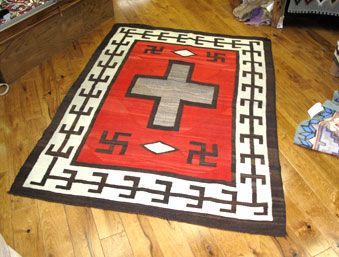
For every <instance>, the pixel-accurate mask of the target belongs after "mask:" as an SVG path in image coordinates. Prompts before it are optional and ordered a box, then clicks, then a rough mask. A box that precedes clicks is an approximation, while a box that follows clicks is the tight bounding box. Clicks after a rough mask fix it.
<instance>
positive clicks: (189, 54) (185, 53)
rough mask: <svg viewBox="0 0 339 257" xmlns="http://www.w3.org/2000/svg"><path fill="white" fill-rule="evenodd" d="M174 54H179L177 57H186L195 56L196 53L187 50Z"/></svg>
mask: <svg viewBox="0 0 339 257" xmlns="http://www.w3.org/2000/svg"><path fill="white" fill-rule="evenodd" d="M174 53H175V54H177V55H181V56H184V57H188V56H192V55H195V53H193V52H191V51H189V50H186V49H183V50H178V51H174Z"/></svg>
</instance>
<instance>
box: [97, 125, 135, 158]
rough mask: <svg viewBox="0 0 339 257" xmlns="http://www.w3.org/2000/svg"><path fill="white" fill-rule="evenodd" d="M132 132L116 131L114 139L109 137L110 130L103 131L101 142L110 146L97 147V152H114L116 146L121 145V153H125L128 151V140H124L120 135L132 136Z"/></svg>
mask: <svg viewBox="0 0 339 257" xmlns="http://www.w3.org/2000/svg"><path fill="white" fill-rule="evenodd" d="M131 135H132V134H130V133H122V132H115V133H114V136H113V138H112V139H108V138H107V136H108V131H107V130H105V131H103V132H102V135H101V138H100V144H105V145H108V146H109V147H108V148H105V149H104V148H97V149H95V151H96V152H98V153H107V154H112V153H113V151H114V148H115V146H117V145H119V146H121V149H120V152H119V154H120V155H123V154H125V153H126V151H127V147H128V141H122V140H120V139H119V138H120V137H130V136H131Z"/></svg>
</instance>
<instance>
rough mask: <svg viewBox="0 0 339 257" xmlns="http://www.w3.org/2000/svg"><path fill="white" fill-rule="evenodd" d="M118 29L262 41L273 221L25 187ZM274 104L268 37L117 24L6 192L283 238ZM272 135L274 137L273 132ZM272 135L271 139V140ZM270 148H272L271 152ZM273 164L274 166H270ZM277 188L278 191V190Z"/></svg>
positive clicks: (282, 205)
mask: <svg viewBox="0 0 339 257" xmlns="http://www.w3.org/2000/svg"><path fill="white" fill-rule="evenodd" d="M121 27H131V28H144V29H161V30H167V31H175V32H185V33H196V34H201V35H209V36H215V37H218V36H220V37H229V38H242V39H249V40H261V41H262V42H263V43H264V48H265V61H266V72H267V89H266V90H267V94H266V96H267V111H266V114H267V121H266V125H267V138H268V147H269V149H268V150H269V151H268V153H269V162H270V176H271V191H272V202H273V221H272V222H269V221H250V220H240V219H234V218H225V217H219V216H213V215H209V214H199V213H191V212H186V211H177V210H170V209H166V208H164V209H163V208H159V207H153V206H145V205H141V204H133V203H122V202H117V201H112V200H105V199H100V198H91V197H85V196H73V195H64V194H60V193H54V192H48V191H44V193H43V194H41V192H42V190H35V189H30V188H24V187H23V183H24V181H25V180H26V178H27V176H28V174H29V172H30V170H31V168H32V163H35V162H36V161H37V159H38V157H39V155H40V153H41V152H42V151H43V149H44V148H45V146H46V144H47V143H48V141H49V140H50V138H51V137H52V135H53V132H54V130H55V129H56V128H57V126H58V124H59V123H60V121H61V119H62V117H63V114H64V113H65V112H66V110H67V108H68V105H69V103H70V102H71V100H72V98H73V97H74V95H75V94H76V92H77V90H78V89H79V87H80V85H81V84H82V82H83V81H84V79H85V78H86V76H87V75H88V73H89V71H90V70H91V69H92V67H93V65H94V64H95V62H96V60H97V59H98V57H99V56H100V54H101V51H102V49H104V47H105V46H106V45H107V44H108V42H109V40H110V38H111V37H112V36H113V35H114V34H115V33H116V32H117V31H118V29H119V28H121ZM267 64H270V65H271V66H270V68H268V67H267ZM275 107H276V103H275V77H274V67H273V59H272V50H271V41H270V39H268V38H264V37H248V36H232V35H225V34H213V33H208V32H200V31H194V30H180V29H172V28H162V27H154V26H149V25H143V24H134V23H117V24H115V25H114V26H113V28H112V30H111V31H110V32H109V33H108V35H107V36H106V37H105V39H104V40H103V42H102V43H101V44H100V45H99V47H98V48H97V49H96V50H95V52H94V54H93V55H92V57H91V58H90V60H89V61H88V63H87V64H86V66H85V68H84V69H83V71H82V72H81V73H80V75H79V77H78V78H77V80H76V81H75V82H74V83H73V85H72V86H71V87H70V89H69V91H68V93H67V94H66V95H65V97H64V99H63V101H62V102H61V104H60V106H59V108H58V110H57V112H56V114H55V116H54V118H53V119H52V121H51V123H50V125H49V126H48V127H47V129H46V130H45V131H44V133H43V135H42V137H41V138H40V140H39V141H38V143H37V145H36V146H35V147H34V149H33V151H32V152H31V154H30V155H29V156H28V158H27V159H26V161H25V162H24V164H23V166H22V168H21V169H20V171H19V173H18V175H17V176H16V178H15V180H14V182H13V185H12V187H11V189H10V190H9V193H11V194H13V195H19V196H25V197H31V198H36V199H42V200H46V201H52V202H57V203H62V204H71V205H77V206H84V207H95V208H101V209H107V210H115V211H123V212H129V213H136V214H147V215H151V216H155V217H160V218H165V219H171V220H176V221H183V222H187V223H192V224H197V225H204V226H207V227H213V228H219V229H225V230H233V231H238V232H245V233H252V234H262V235H271V236H285V235H286V225H285V224H286V214H285V202H284V194H283V187H282V180H281V168H280V163H279V152H278V148H277V147H278V141H277V124H276V122H277V121H276V109H275ZM272 132H273V136H272V134H271V133H272ZM270 136H272V137H270ZM271 148H272V149H271ZM272 163H273V165H271V164H272ZM277 187H279V188H277Z"/></svg>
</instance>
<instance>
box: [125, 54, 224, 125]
mask: <svg viewBox="0 0 339 257" xmlns="http://www.w3.org/2000/svg"><path fill="white" fill-rule="evenodd" d="M193 70H194V64H193V63H187V62H180V61H170V63H169V66H168V68H167V71H166V74H165V76H164V77H152V76H143V75H137V76H135V77H134V79H133V82H132V84H131V86H130V88H129V91H128V93H127V96H131V97H138V98H143V99H150V100H155V103H154V106H153V110H152V113H151V117H150V119H149V123H148V127H150V128H157V129H163V130H179V127H180V121H181V116H182V112H183V107H184V105H191V106H198V107H204V108H216V101H217V96H218V86H217V85H213V84H206V83H201V82H193V81H192V80H191V76H192V73H193Z"/></svg>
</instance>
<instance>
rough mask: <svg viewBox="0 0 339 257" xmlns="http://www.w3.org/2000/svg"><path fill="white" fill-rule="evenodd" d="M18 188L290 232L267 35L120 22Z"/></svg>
mask: <svg viewBox="0 0 339 257" xmlns="http://www.w3.org/2000/svg"><path fill="white" fill-rule="evenodd" d="M136 56H139V57H138V58H136ZM146 56H147V57H146ZM131 57H133V58H131ZM228 119H229V120H228ZM114 128H119V129H114ZM141 128H142V129H141ZM99 161H100V163H98V162H99ZM101 162H102V163H101ZM155 167H156V168H155ZM10 192H11V193H12V194H17V195H22V196H29V197H35V198H39V199H45V200H50V201H56V202H61V203H66V204H78V205H79V204H81V205H85V206H90V207H99V208H105V209H112V210H118V211H128V212H137V213H144V214H149V215H153V216H159V217H163V218H168V219H174V220H178V221H184V222H190V223H195V224H201V225H206V226H210V227H216V228H222V229H229V230H235V231H241V232H249V233H260V234H266V235H275V236H278V235H284V234H285V233H286V232H285V205H284V197H283V191H282V184H281V177H280V165H279V160H278V148H277V138H276V118H275V85H274V70H273V63H272V56H271V49H270V41H269V40H267V39H264V38H246V37H237V36H225V35H214V34H209V33H202V32H195V31H184V30H173V29H166V28H154V27H150V26H145V25H129V24H117V25H115V26H114V27H113V29H112V31H111V32H110V33H109V34H108V35H107V37H106V38H105V40H104V41H103V43H102V44H101V45H100V47H99V48H98V49H97V51H96V52H95V54H94V55H93V57H92V58H91V61H90V62H89V64H88V65H87V66H86V68H85V69H84V71H83V72H82V74H81V75H80V77H79V79H78V80H77V81H76V82H75V83H74V85H73V86H72V88H71V90H70V91H69V93H68V95H67V96H66V97H65V99H64V101H63V102H62V104H61V106H60V108H59V109H58V111H57V114H56V116H55V118H54V120H53V122H52V123H51V125H50V126H49V127H48V128H47V130H46V133H44V135H43V138H42V140H41V141H39V143H38V144H37V146H36V147H35V149H34V150H33V152H32V154H31V155H30V156H29V158H28V159H27V161H26V162H25V164H24V166H23V167H22V169H21V171H20V173H19V175H18V176H17V177H16V180H15V182H14V184H13V186H12V188H11V190H10Z"/></svg>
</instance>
